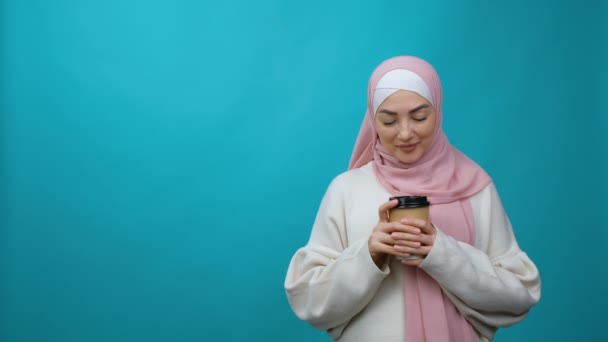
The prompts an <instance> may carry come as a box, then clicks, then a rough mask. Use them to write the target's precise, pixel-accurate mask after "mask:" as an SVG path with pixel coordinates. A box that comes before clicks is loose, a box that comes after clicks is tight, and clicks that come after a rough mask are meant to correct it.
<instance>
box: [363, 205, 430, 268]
mask: <svg viewBox="0 0 608 342" xmlns="http://www.w3.org/2000/svg"><path fill="white" fill-rule="evenodd" d="M397 203H399V201H397V200H396V199H395V200H391V201H388V202H386V203H384V204H382V205H381V206H380V208H378V217H379V220H378V224H376V227H374V230H373V231H372V233H371V235H370V236H369V239H368V240H367V246H368V248H369V254H370V255H371V257H372V260H373V261H374V263H375V264H376V266H378V268H379V269H382V267H383V266H384V264H385V263H386V258H387V256H388V255H393V256H398V257H404V258H406V257H408V256H410V255H409V254H408V253H400V252H397V251H396V250H395V248H394V247H393V246H394V245H395V240H394V239H393V238H392V237H391V233H393V232H402V233H409V234H415V235H417V234H420V229H418V228H415V227H411V226H406V225H404V224H402V223H400V222H389V220H388V211H389V210H390V209H392V208H394V207H396V206H397ZM400 244H401V245H403V242H401V243H400ZM408 245H409V246H408V247H413V248H417V247H420V243H419V242H409V243H408Z"/></svg>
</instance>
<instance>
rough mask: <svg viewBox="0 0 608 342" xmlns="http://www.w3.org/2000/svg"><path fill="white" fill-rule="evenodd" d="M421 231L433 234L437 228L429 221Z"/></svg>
mask: <svg viewBox="0 0 608 342" xmlns="http://www.w3.org/2000/svg"><path fill="white" fill-rule="evenodd" d="M422 232H423V233H424V234H427V235H435V234H437V228H435V226H433V224H432V223H431V222H427V223H426V225H425V226H424V227H423V228H422Z"/></svg>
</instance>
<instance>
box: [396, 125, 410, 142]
mask: <svg viewBox="0 0 608 342" xmlns="http://www.w3.org/2000/svg"><path fill="white" fill-rule="evenodd" d="M412 136H414V131H413V130H412V127H411V126H410V125H409V124H408V123H403V124H401V125H400V126H399V135H398V136H397V137H398V138H399V139H401V140H408V139H410V138H411V137H412Z"/></svg>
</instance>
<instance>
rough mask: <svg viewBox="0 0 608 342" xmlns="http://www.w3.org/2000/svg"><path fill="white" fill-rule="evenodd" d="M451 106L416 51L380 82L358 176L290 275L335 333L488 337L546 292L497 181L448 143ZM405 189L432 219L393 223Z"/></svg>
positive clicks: (375, 80) (312, 318)
mask: <svg viewBox="0 0 608 342" xmlns="http://www.w3.org/2000/svg"><path fill="white" fill-rule="evenodd" d="M441 101H442V92H441V85H440V82H439V77H438V75H437V73H436V72H435V70H434V69H433V67H432V66H431V65H430V64H428V63H427V62H425V61H423V60H421V59H419V58H416V57H410V56H400V57H395V58H391V59H389V60H387V61H385V62H383V63H382V64H381V65H379V66H378V67H377V68H376V70H375V71H374V72H373V74H372V76H371V78H370V81H369V87H368V108H367V113H366V115H365V118H364V121H363V124H362V127H361V130H360V132H359V137H358V138H357V142H356V145H355V149H354V151H353V155H352V158H351V162H350V166H349V171H347V172H345V173H343V174H341V175H339V176H338V177H336V178H335V179H334V180H333V181H332V183H331V185H330V186H329V188H328V190H327V192H326V194H325V197H324V198H323V201H322V203H321V206H320V209H319V212H318V214H317V218H316V220H315V223H314V226H313V229H312V233H311V236H310V240H309V242H308V244H307V245H306V246H305V247H303V248H301V249H300V250H298V251H297V253H296V254H295V255H294V257H293V258H292V260H291V264H290V265H289V270H288V272H287V277H286V280H285V288H286V290H287V295H288V299H289V302H290V304H291V307H292V308H293V310H294V312H295V313H296V315H297V316H298V317H300V318H301V319H303V320H305V321H308V322H309V323H310V324H312V325H313V326H314V327H316V328H318V329H323V330H327V332H328V333H329V334H330V335H331V337H332V338H333V339H334V340H340V341H347V342H348V341H382V342H385V341H399V342H403V341H406V342H420V341H427V342H428V341H432V342H435V341H437V342H446V341H456V342H463V341H489V340H492V338H493V336H494V333H495V332H496V329H498V328H499V327H505V326H510V325H512V324H514V323H517V322H519V321H521V320H522V319H523V318H524V317H525V316H526V314H527V312H528V310H529V309H530V308H531V307H532V306H533V305H534V304H536V303H537V302H538V300H539V298H540V279H539V275H538V271H537V269H536V267H535V266H534V264H533V263H532V261H530V259H529V258H528V257H527V255H526V254H525V253H524V252H522V251H521V250H520V248H519V246H518V244H517V241H516V240H515V237H514V235H513V230H512V227H511V224H510V222H509V219H508V217H507V215H506V213H505V211H504V209H503V207H502V204H501V202H500V199H499V196H498V194H497V191H496V189H495V187H494V184H493V183H492V180H491V179H490V177H489V176H488V175H487V174H486V173H485V172H484V171H483V170H482V169H481V168H480V167H479V166H478V165H477V164H475V163H474V162H473V161H472V160H470V159H469V158H467V157H466V156H465V155H464V154H462V153H461V152H459V151H458V150H457V149H456V148H454V147H453V146H451V145H450V144H449V142H448V141H447V138H446V136H445V134H444V133H443V131H442V129H441V122H442V112H441ZM395 195H415V196H427V197H428V198H429V200H430V202H431V208H430V222H424V221H422V220H411V219H410V220H407V219H404V220H403V221H401V222H388V218H387V211H388V210H389V209H391V208H393V207H395V206H396V204H397V201H396V200H394V201H388V202H387V200H388V198H389V197H390V196H395ZM412 254H416V255H420V256H422V258H421V259H418V260H405V259H404V258H405V257H407V256H410V255H412ZM398 257H399V258H398ZM400 260H403V261H400Z"/></svg>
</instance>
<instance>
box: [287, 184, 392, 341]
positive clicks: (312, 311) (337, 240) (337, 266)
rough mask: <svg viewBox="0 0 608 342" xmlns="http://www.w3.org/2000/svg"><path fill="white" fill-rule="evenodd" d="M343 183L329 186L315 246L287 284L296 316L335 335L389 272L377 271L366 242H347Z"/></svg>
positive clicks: (295, 262) (296, 260)
mask: <svg viewBox="0 0 608 342" xmlns="http://www.w3.org/2000/svg"><path fill="white" fill-rule="evenodd" d="M343 181H344V180H343V179H341V177H338V178H336V180H334V181H333V182H332V184H331V185H330V186H329V189H328V190H327V193H326V194H325V197H324V198H323V201H322V203H321V206H320V209H319V212H318V214H317V217H316V220H315V223H314V226H313V230H312V233H311V236H310V240H309V242H308V244H307V245H306V246H305V247H303V248H301V249H299V250H298V251H297V252H296V254H295V255H294V257H293V258H292V260H291V263H290V265H289V269H288V271H287V277H286V279H285V289H286V291H287V297H288V299H289V303H290V305H291V307H292V309H293V311H294V312H295V313H296V315H297V316H298V317H299V318H300V319H302V320H305V321H307V322H309V323H310V324H311V325H313V326H314V327H316V328H317V329H322V330H330V334H331V330H332V329H334V328H337V327H340V326H341V327H342V328H343V327H344V325H345V324H346V323H348V322H349V321H350V319H351V318H352V317H354V316H355V315H356V314H357V313H359V312H360V311H361V310H362V309H363V308H364V307H365V306H366V305H367V304H368V303H369V302H370V301H371V300H372V298H373V297H374V295H375V293H376V291H377V289H378V287H379V286H380V283H381V282H382V281H383V280H384V278H385V277H386V276H387V275H388V274H389V272H390V271H389V268H388V267H387V266H384V267H383V268H382V269H379V268H378V267H377V266H376V264H375V263H374V261H373V260H372V257H371V255H370V251H369V249H368V240H367V239H359V240H357V241H348V236H347V233H346V227H345V209H344V201H345V198H344V196H345V189H346V186H347V185H346V184H343Z"/></svg>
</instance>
